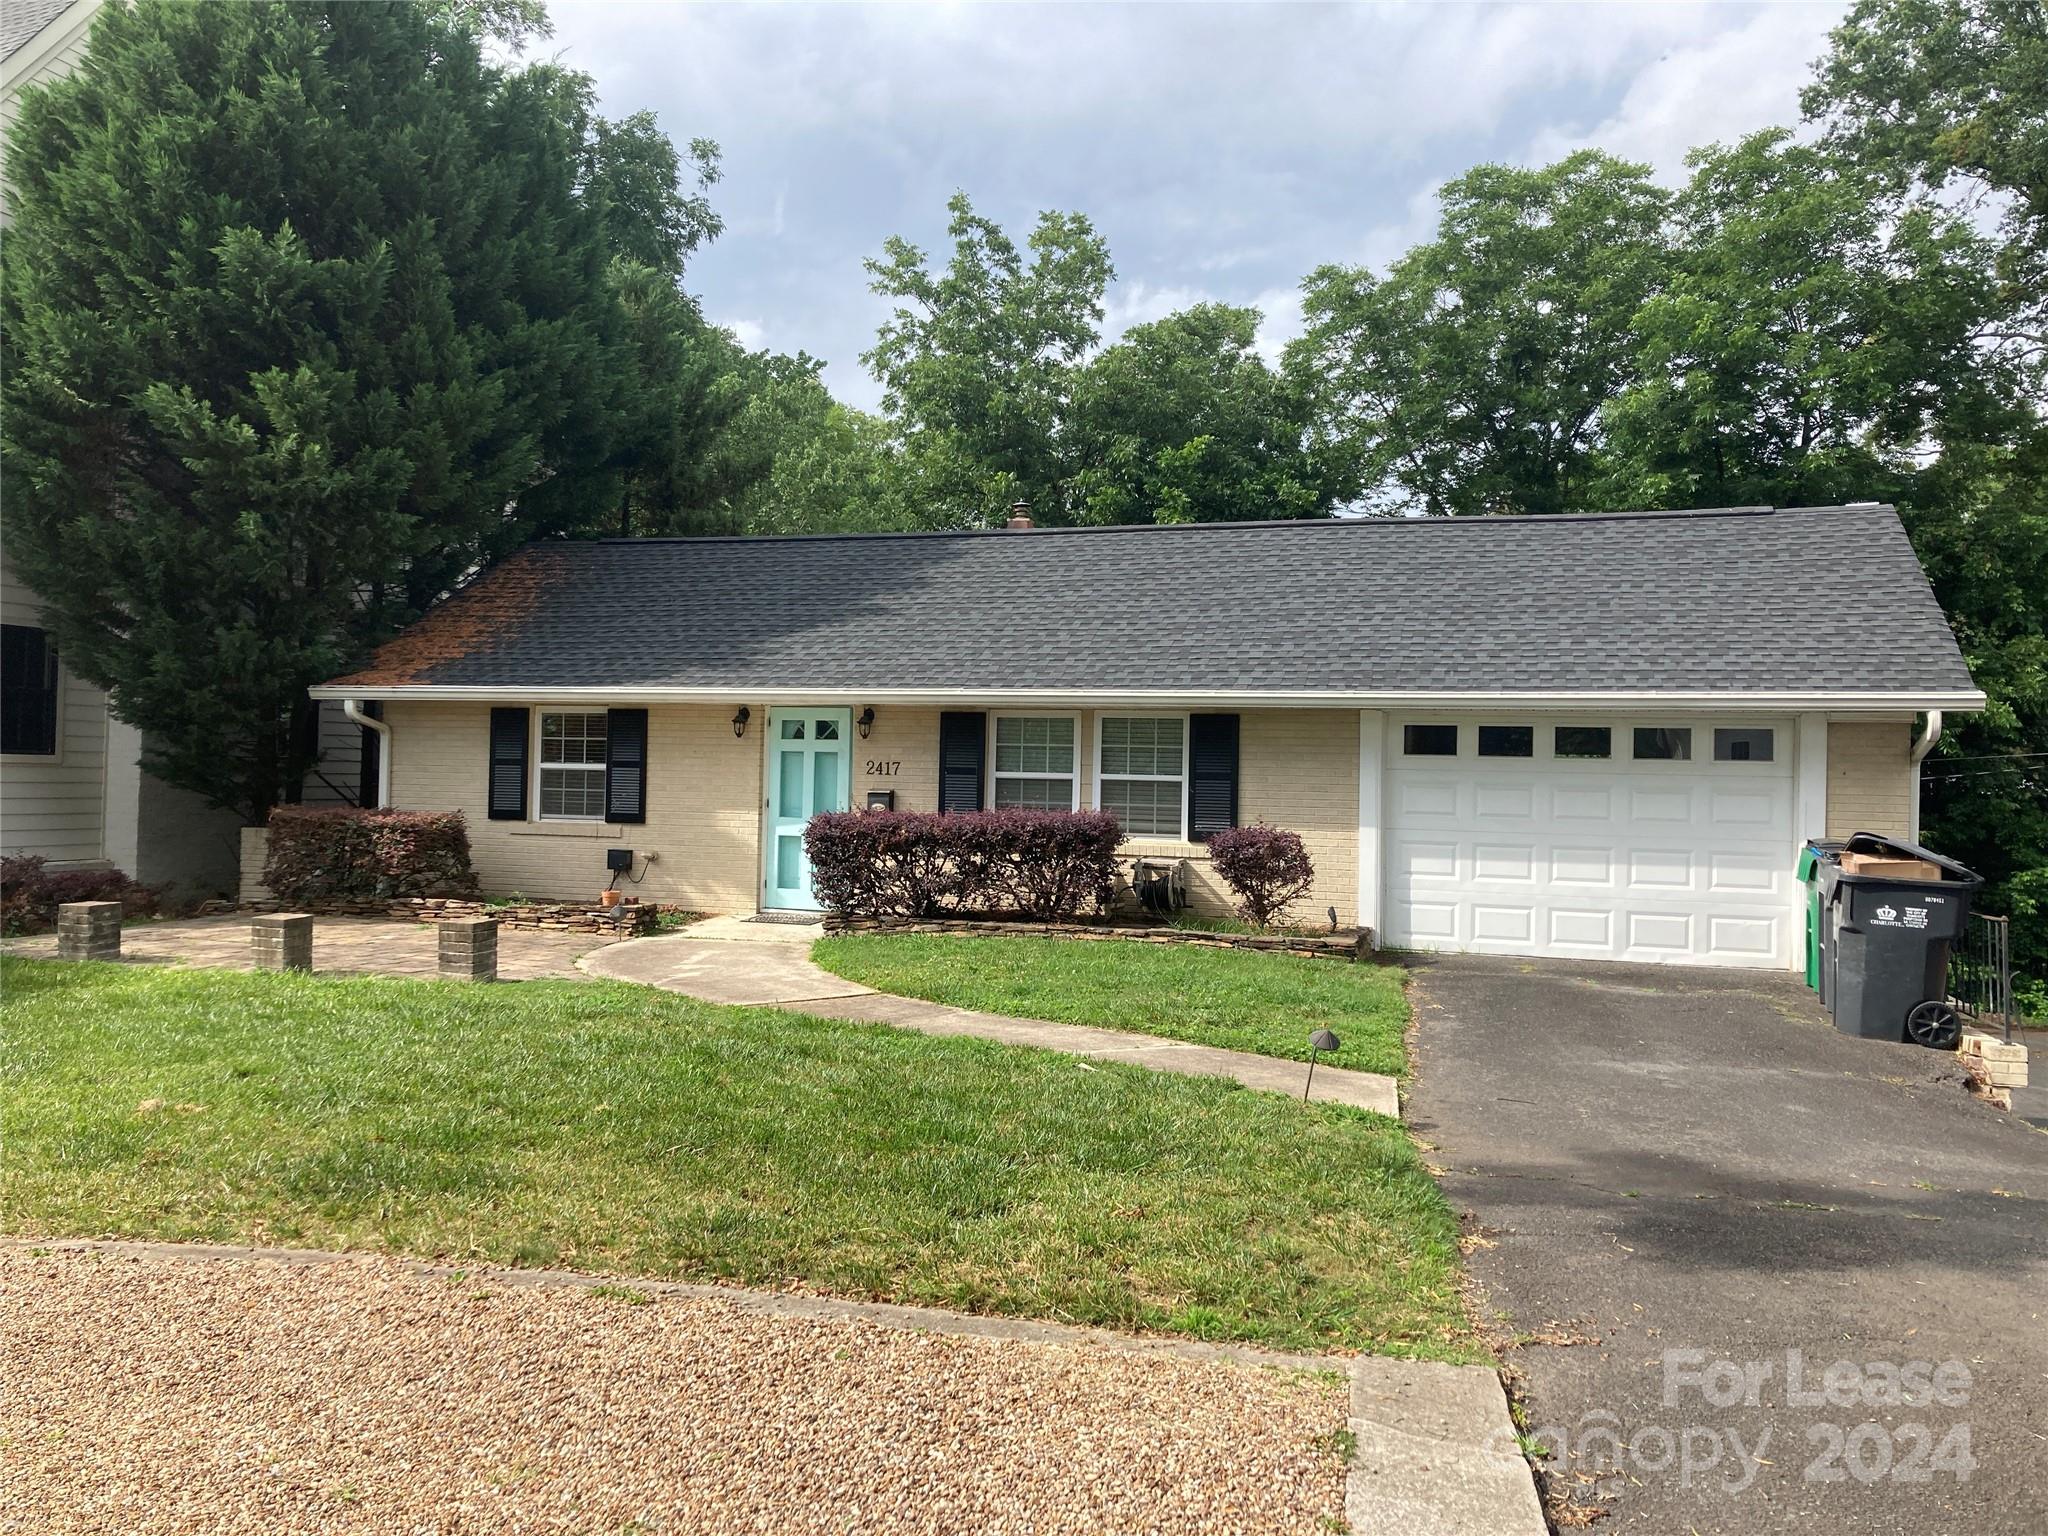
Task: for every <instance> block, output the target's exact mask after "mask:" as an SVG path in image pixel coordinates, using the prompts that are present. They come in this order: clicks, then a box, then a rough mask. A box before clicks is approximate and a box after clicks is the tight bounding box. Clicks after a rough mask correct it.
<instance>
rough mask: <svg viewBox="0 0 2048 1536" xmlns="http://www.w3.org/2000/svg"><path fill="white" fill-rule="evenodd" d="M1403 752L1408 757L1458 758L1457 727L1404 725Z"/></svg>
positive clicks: (1402, 729) (1402, 728)
mask: <svg viewBox="0 0 2048 1536" xmlns="http://www.w3.org/2000/svg"><path fill="white" fill-rule="evenodd" d="M1401 751H1402V753H1403V755H1405V756H1407V757H1456V756H1457V755H1458V728H1457V727H1456V726H1455V725H1404V726H1402V727H1401Z"/></svg>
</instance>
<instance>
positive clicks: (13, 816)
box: [0, 553, 107, 864]
mask: <svg viewBox="0 0 2048 1536" xmlns="http://www.w3.org/2000/svg"><path fill="white" fill-rule="evenodd" d="M0 619H4V620H5V621H6V622H7V623H9V624H38V623H39V622H40V620H41V614H40V612H39V610H38V609H37V607H36V600H35V598H34V596H33V595H32V594H31V593H30V592H29V590H28V589H27V588H26V587H23V586H22V585H20V584H19V583H18V582H16V581H15V580H14V577H13V575H12V573H11V572H9V571H8V569H7V566H6V560H5V555H4V553H0ZM60 660H61V658H60ZM60 671H61V672H62V676H61V681H60V683H59V688H60V689H61V692H60V695H59V709H60V715H59V719H60V721H61V724H60V726H59V729H58V733H57V754H56V756H54V757H4V758H0V849H4V850H5V851H6V852H8V853H34V854H40V855H42V856H43V857H44V858H46V859H48V860H49V861H50V862H51V863H53V864H57V863H65V864H70V863H87V862H91V861H95V860H99V859H103V858H105V857H106V767H107V700H106V695H105V694H103V693H101V692H100V691H99V689H97V688H94V687H91V686H90V685H88V684H86V683H83V682H80V681H79V680H78V679H77V678H75V677H73V676H72V675H71V674H70V673H69V672H68V671H62V669H61V668H60Z"/></svg>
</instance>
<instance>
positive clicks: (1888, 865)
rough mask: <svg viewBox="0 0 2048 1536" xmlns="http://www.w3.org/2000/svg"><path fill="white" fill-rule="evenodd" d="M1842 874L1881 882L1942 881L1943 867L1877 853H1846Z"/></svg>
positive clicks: (1920, 860) (1843, 858)
mask: <svg viewBox="0 0 2048 1536" xmlns="http://www.w3.org/2000/svg"><path fill="white" fill-rule="evenodd" d="M1842 873H1843V874H1845V875H1871V876H1874V877H1875V878H1877V879H1879V880H1935V881H1938V880H1940V879H1941V867H1940V866H1939V865H1937V864H1930V863H1928V862H1927V861H1926V860H1925V859H1900V858H1888V857H1886V856H1884V855H1881V854H1875V853H1844V854H1843V855H1842Z"/></svg>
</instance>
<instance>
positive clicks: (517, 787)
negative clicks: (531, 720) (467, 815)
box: [490, 709, 527, 821]
mask: <svg viewBox="0 0 2048 1536" xmlns="http://www.w3.org/2000/svg"><path fill="white" fill-rule="evenodd" d="M526 717H527V711H526V710H523V709H494V710H492V711H491V784H490V819H491V820H492V821H524V820H526V737H527V729H526V725H527V721H526Z"/></svg>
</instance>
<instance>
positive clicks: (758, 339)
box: [717, 320, 768, 352]
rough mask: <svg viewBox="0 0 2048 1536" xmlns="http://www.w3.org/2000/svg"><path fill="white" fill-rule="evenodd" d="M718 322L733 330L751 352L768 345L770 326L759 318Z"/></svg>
mask: <svg viewBox="0 0 2048 1536" xmlns="http://www.w3.org/2000/svg"><path fill="white" fill-rule="evenodd" d="M717 324H719V325H722V326H724V327H725V328H726V329H727V330H728V331H731V332H732V333H733V335H734V336H735V337H736V338H738V340H739V344H740V345H741V346H743V347H745V348H746V349H747V350H748V351H749V352H759V351H760V350H761V349H762V348H763V347H765V346H767V345H768V327H767V326H765V325H763V324H762V323H761V322H760V321H758V320H720V321H718V322H717Z"/></svg>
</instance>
